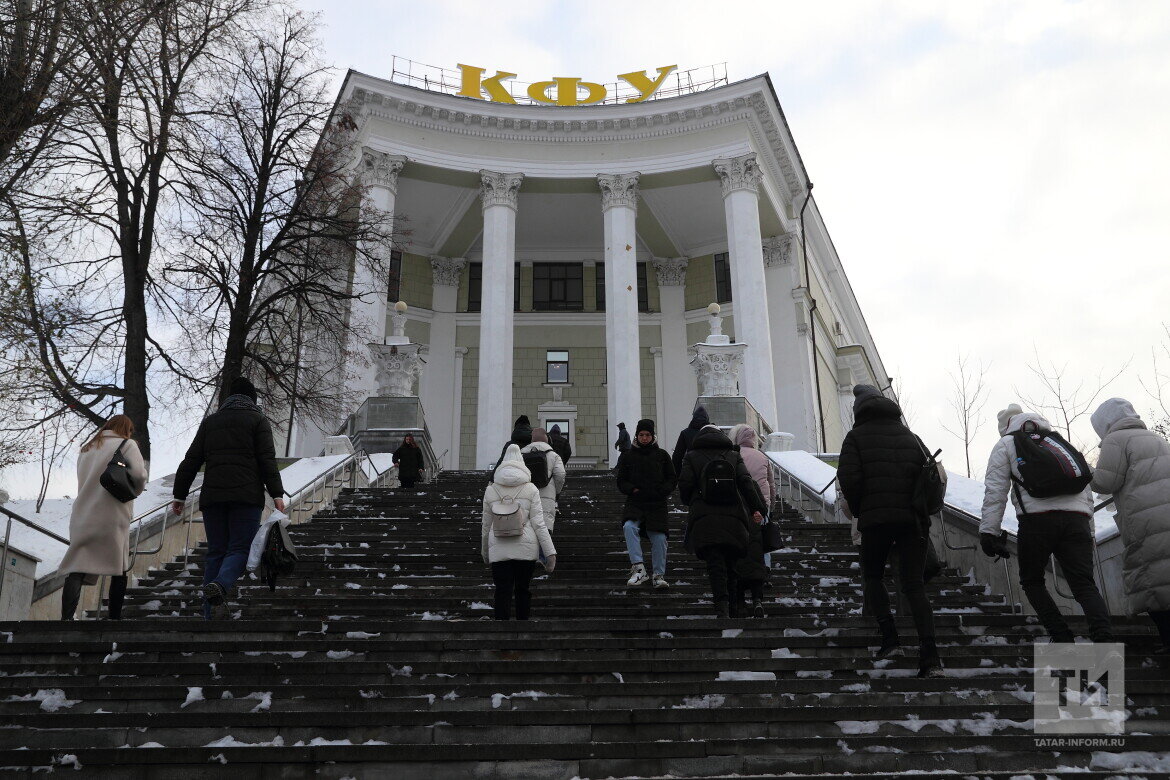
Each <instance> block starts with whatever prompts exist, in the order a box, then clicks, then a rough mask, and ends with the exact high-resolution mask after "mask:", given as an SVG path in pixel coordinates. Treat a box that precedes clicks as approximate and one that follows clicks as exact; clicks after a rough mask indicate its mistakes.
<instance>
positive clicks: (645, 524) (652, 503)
mask: <svg viewBox="0 0 1170 780" xmlns="http://www.w3.org/2000/svg"><path fill="white" fill-rule="evenodd" d="M634 433H635V438H634V446H633V447H631V448H630V449H629V450H627V451H626V452H624V453H622V456H621V457H620V458H618V464H617V485H618V490H620V491H621V492H622V494H623V495H625V497H626V505H625V507H624V508H623V509H622V529H623V531H624V532H625V535H626V551H627V552H628V553H629V554H630V579H629V580H628V581H627V582H626V585H628V586H630V587H633V586H635V585H641V584H642V583H643V582H646V581H647V580H649V579H650V575H648V574H646V564H645V563H643V559H642V541H641V539H640V537H643V536H645V537H648V538H649V539H650V563H651V565H652V567H653V574H654V587H655V588H665V587H667V586H668V585H669V584H670V583H668V582H667V581H666V534H667V532H668V530H669V514H668V512H667V508H666V499H667V498H669V497H670V494H671V493H673V492H674V486H675V482H676V480H675V476H674V467H673V466H671V465H670V456H669V455H667V454H666V450H664V449H662V448H661V447H659V446H658V443H657V442H656V441H655V439H654V421H653V420H638V427H637V430H636V431H635V432H634Z"/></svg>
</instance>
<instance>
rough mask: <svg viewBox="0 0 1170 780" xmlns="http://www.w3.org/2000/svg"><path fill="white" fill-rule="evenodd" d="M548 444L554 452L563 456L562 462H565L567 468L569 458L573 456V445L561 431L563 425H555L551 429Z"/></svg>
mask: <svg viewBox="0 0 1170 780" xmlns="http://www.w3.org/2000/svg"><path fill="white" fill-rule="evenodd" d="M548 445H549V446H550V447H552V448H553V452H555V453H556V454H557V455H560V456H561V463H563V464H565V468H568V467H569V458H571V457H573V446H572V445H571V444H569V440H568V439H567V438H566V437H565V435H564V434H562V433H561V426H559V425H554V426H553V427H552V428H550V429H549V432H548Z"/></svg>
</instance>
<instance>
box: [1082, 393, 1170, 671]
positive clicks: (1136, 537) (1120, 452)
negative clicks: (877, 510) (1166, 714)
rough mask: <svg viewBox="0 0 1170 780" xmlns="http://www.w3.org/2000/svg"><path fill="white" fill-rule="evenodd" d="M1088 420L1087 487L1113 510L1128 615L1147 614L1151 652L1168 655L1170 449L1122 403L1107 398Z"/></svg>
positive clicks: (1169, 632)
mask: <svg viewBox="0 0 1170 780" xmlns="http://www.w3.org/2000/svg"><path fill="white" fill-rule="evenodd" d="M1090 420H1091V421H1092V423H1093V430H1095V431H1096V432H1097V435H1098V436H1100V437H1101V456H1100V457H1099V458H1098V459H1097V468H1096V470H1095V471H1094V472H1093V483H1092V485H1091V487H1092V488H1093V490H1095V491H1096V492H1098V493H1103V494H1105V493H1107V494H1109V495H1112V496H1113V500H1114V501H1115V502H1116V504H1117V528H1118V530H1119V531H1120V532H1121V541H1122V542H1123V545H1122V547H1123V549H1124V550H1125V556H1124V558H1123V559H1122V572H1121V580H1122V582H1123V583H1124V585H1125V595H1126V597H1127V600H1128V607H1129V612H1130V614H1133V615H1136V614H1139V613H1141V612H1145V613H1147V614H1149V616H1150V620H1152V621H1154V625H1155V626H1156V627H1157V629H1158V636H1159V639H1160V640H1161V644H1162V646H1161V647H1160V648H1159V649H1158V650H1156V651H1155V652H1156V653H1158V654H1159V655H1165V654H1170V443H1167V441H1166V440H1165V439H1164V438H1162V437H1161V436H1159V435H1158V434H1156V433H1154V432H1153V431H1150V430H1148V429H1147V428H1146V424H1145V423H1144V422H1142V420H1141V418H1140V417H1138V414H1137V412H1135V411H1134V408H1133V404H1131V403H1130V402H1129V401H1127V400H1125V399H1124V398H1110V399H1109V400H1108V401H1106V402H1105V403H1103V404H1101V406H1100V407H1098V408H1097V411H1095V412H1093V415H1092V417H1091V418H1090Z"/></svg>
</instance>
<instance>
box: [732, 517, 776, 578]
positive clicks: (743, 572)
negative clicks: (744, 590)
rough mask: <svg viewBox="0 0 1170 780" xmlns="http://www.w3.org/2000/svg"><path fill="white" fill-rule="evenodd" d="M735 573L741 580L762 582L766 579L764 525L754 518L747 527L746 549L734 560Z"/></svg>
mask: <svg viewBox="0 0 1170 780" xmlns="http://www.w3.org/2000/svg"><path fill="white" fill-rule="evenodd" d="M735 575H736V576H737V577H739V579H740V581H741V582H762V581H763V580H766V579H768V567H767V566H765V565H764V527H763V526H762V525H760V524H759V523H757V522H755V521H754V520H752V521H751V527H750V528H749V529H748V542H747V550H746V551H745V552H744V555H743V557H742V558H740V559H739V560H738V561H736V562H735Z"/></svg>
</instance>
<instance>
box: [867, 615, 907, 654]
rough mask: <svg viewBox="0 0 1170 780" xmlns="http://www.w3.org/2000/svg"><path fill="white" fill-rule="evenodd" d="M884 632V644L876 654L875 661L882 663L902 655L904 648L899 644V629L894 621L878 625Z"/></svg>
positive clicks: (890, 620)
mask: <svg viewBox="0 0 1170 780" xmlns="http://www.w3.org/2000/svg"><path fill="white" fill-rule="evenodd" d="M878 627H879V628H880V629H881V632H882V644H881V647H879V648H878V651H877V652H876V653H874V656H873V657H874V659H875V660H878V661H881V660H883V659H885V658H893V657H894V656H897V655H902V646H901V644H900V643H899V642H898V627H897V626H896V625H894V619H893V618H890V619H889V620H886V621H882V622H881V623H879V624H878Z"/></svg>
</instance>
